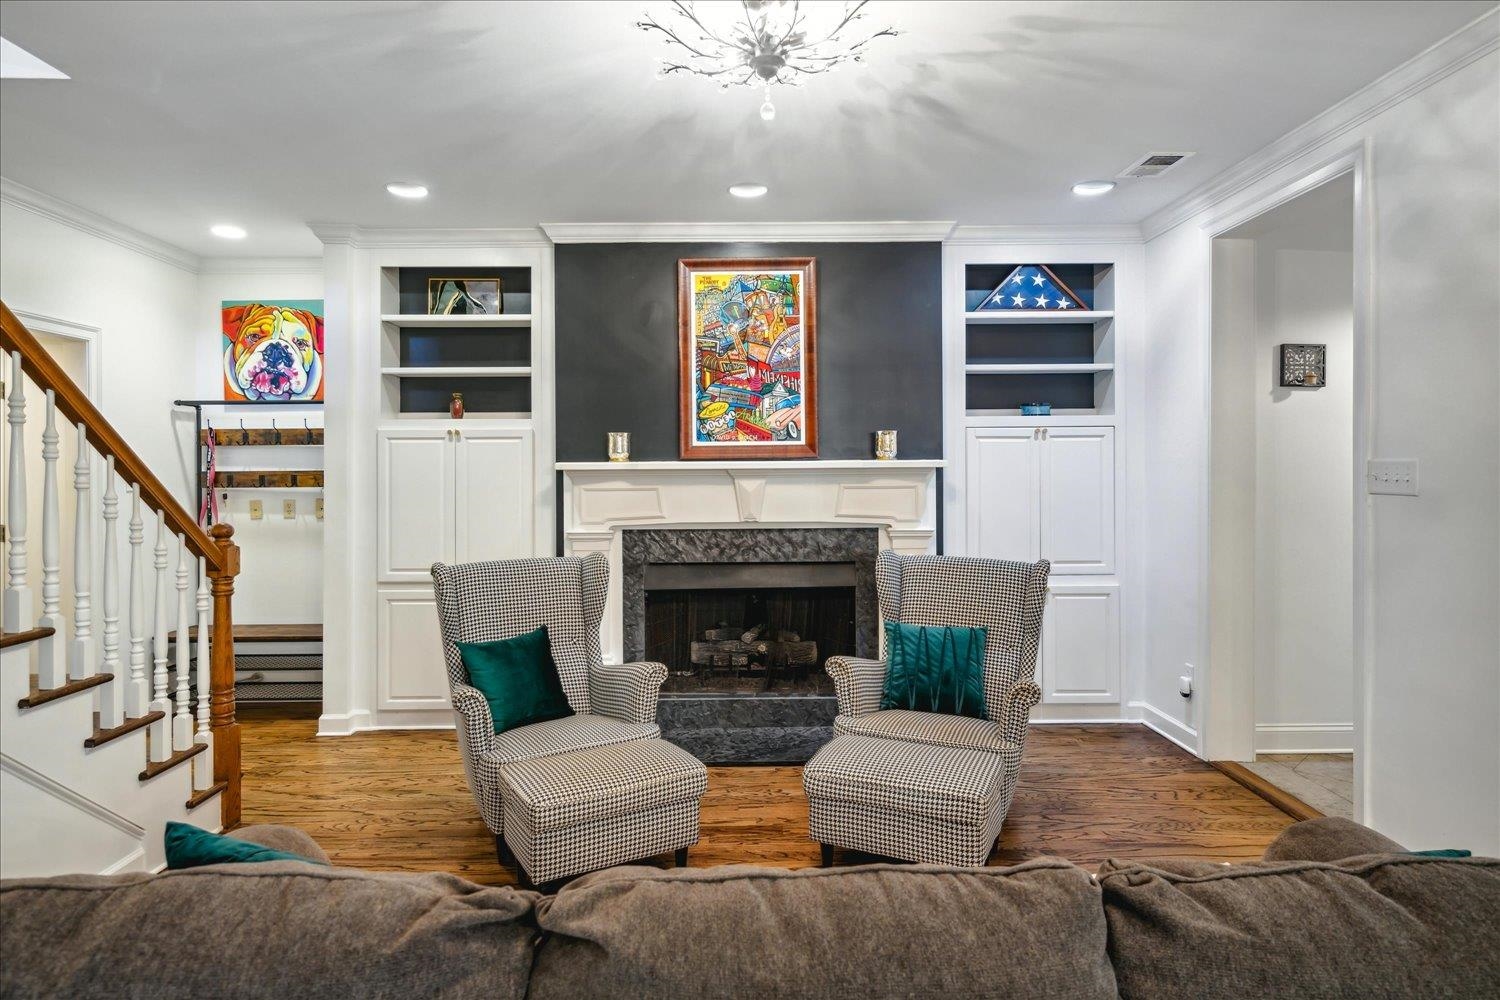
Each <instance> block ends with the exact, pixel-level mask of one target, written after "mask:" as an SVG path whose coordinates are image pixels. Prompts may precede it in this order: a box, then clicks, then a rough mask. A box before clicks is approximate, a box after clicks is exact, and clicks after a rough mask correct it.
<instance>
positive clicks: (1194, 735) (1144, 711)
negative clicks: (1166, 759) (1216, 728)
mask: <svg viewBox="0 0 1500 1000" xmlns="http://www.w3.org/2000/svg"><path fill="white" fill-rule="evenodd" d="M1128 704H1129V706H1130V707H1131V708H1132V709H1135V710H1136V711H1138V712H1140V713H1141V724H1142V725H1143V726H1145V727H1146V728H1147V729H1149V730H1151V731H1152V732H1154V733H1156V734H1158V735H1160V736H1165V737H1166V738H1167V739H1169V740H1171V741H1172V742H1173V743H1176V744H1177V745H1178V746H1180V747H1182V749H1184V750H1186V751H1187V752H1188V753H1190V754H1192V755H1193V756H1194V757H1202V756H1203V755H1202V754H1201V753H1199V751H1198V730H1196V729H1194V728H1193V727H1191V726H1189V725H1188V724H1187V723H1185V722H1178V721H1177V720H1176V719H1174V718H1172V717H1171V716H1170V715H1167V714H1166V713H1165V712H1163V711H1161V710H1160V709H1158V708H1156V707H1154V706H1152V705H1149V704H1147V703H1146V702H1144V701H1132V702H1129V703H1128Z"/></svg>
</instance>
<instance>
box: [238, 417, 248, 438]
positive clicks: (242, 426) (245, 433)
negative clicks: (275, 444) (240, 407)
mask: <svg viewBox="0 0 1500 1000" xmlns="http://www.w3.org/2000/svg"><path fill="white" fill-rule="evenodd" d="M249 443H250V432H249V431H247V430H245V421H244V418H241V419H240V444H249Z"/></svg>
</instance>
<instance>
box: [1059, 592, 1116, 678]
mask: <svg viewBox="0 0 1500 1000" xmlns="http://www.w3.org/2000/svg"><path fill="white" fill-rule="evenodd" d="M1041 687H1042V700H1043V701H1044V702H1051V703H1058V702H1062V703H1068V702H1071V703H1074V704H1080V703H1082V704H1089V703H1112V702H1117V701H1119V700H1120V588H1119V586H1118V585H1115V584H1098V585H1094V584H1084V585H1080V586H1072V585H1068V586H1054V587H1053V588H1052V590H1051V592H1050V593H1049V594H1048V595H1047V613H1046V616H1045V617H1044V618H1043V620H1042V685H1041Z"/></svg>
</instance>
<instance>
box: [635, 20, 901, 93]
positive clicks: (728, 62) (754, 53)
mask: <svg viewBox="0 0 1500 1000" xmlns="http://www.w3.org/2000/svg"><path fill="white" fill-rule="evenodd" d="M868 2H869V0H857V2H845V3H842V4H832V3H828V4H811V3H801V2H799V0H743V2H741V3H738V4H702V5H699V4H695V3H693V2H692V0H671V3H670V7H671V10H670V11H669V13H670V14H671V15H672V16H671V17H670V18H663V19H662V20H657V19H656V18H655V17H653V16H652V15H650V14H649V13H648V14H646V15H645V16H644V18H643V19H642V20H640V21H637V22H636V25H635V26H636V27H637V28H640V29H641V30H642V31H645V32H648V33H649V32H656V33H659V34H660V35H661V36H662V43H663V44H665V45H666V46H668V47H669V48H670V49H671V52H670V54H668V55H667V56H664V57H663V58H662V61H661V68H660V69H658V70H657V73H656V77H657V79H662V78H664V77H668V76H671V75H672V74H674V73H687V74H690V75H693V76H706V77H708V78H710V79H712V80H717V81H718V83H719V89H721V90H728V89H729V88H730V87H764V88H765V92H766V100H765V103H763V104H762V105H761V106H760V117H761V118H762V119H763V120H765V121H770V120H771V119H773V118H775V117H776V106H775V105H774V104H772V103H771V85H772V84H784V85H786V86H790V87H796V86H799V85H800V84H801V82H802V78H803V77H808V76H816V75H818V74H820V73H827V72H830V71H831V70H834V69H837V68H838V67H839V66H841V65H843V64H844V63H846V62H863V61H864V50H865V47H866V46H868V45H869V44H870V43H871V42H873V41H874V40H875V39H877V38H894V37H895V36H896V35H899V34H900V32H899V31H897V30H896V29H895V28H891V27H885V28H881V29H879V30H877V31H865V30H861V29H859V28H857V27H856V22H858V21H862V20H864V19H865V17H866V16H867V14H866V13H865V9H864V8H865V5H866V3H868ZM700 6H701V8H703V9H702V10H700ZM662 21H667V23H666V24H663V23H662Z"/></svg>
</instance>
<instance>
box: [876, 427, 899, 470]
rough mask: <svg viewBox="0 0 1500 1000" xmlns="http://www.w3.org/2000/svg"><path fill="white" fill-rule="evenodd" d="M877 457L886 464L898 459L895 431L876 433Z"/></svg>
mask: <svg viewBox="0 0 1500 1000" xmlns="http://www.w3.org/2000/svg"><path fill="white" fill-rule="evenodd" d="M875 457H876V458H878V459H880V460H881V461H885V462H889V461H890V460H891V459H893V458H895V457H896V432H895V431H876V432H875Z"/></svg>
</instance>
